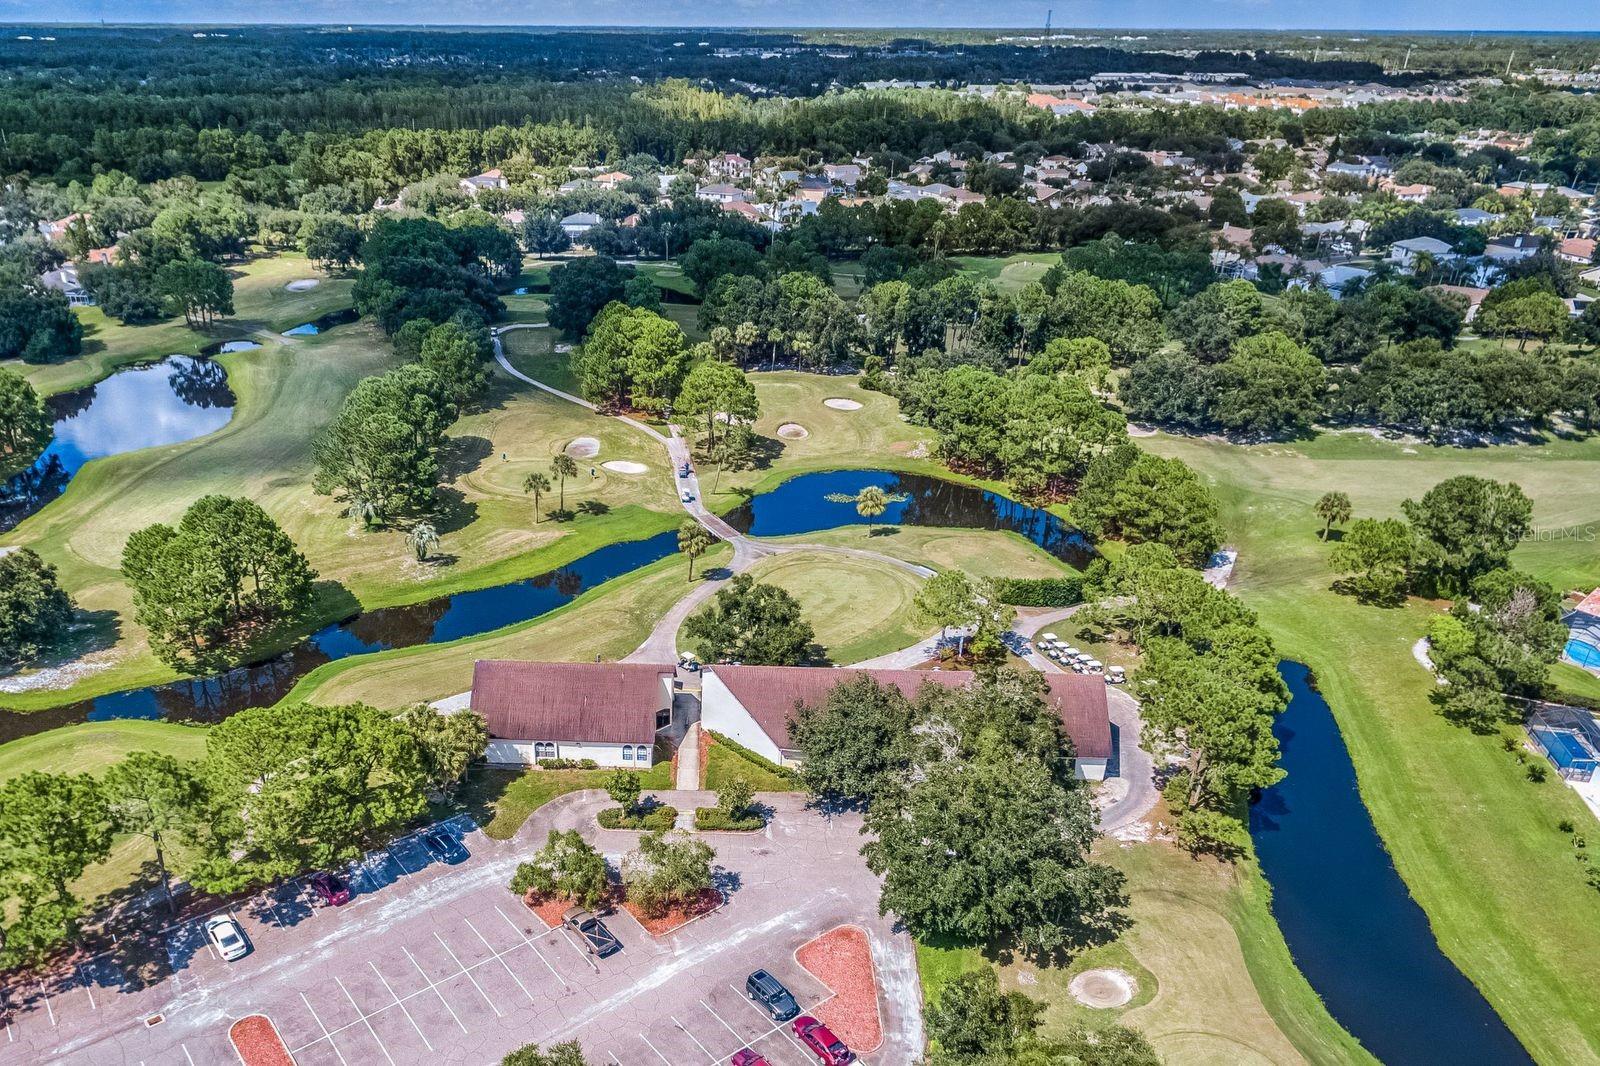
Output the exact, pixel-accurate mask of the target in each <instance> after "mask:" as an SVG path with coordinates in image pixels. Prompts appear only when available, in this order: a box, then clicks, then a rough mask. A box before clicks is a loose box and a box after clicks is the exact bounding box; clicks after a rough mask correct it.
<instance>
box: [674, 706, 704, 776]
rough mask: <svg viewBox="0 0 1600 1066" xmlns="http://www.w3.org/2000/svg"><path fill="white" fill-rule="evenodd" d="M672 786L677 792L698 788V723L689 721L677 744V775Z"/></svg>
mask: <svg viewBox="0 0 1600 1066" xmlns="http://www.w3.org/2000/svg"><path fill="white" fill-rule="evenodd" d="M673 787H674V788H676V789H677V790H678V791H679V792H694V791H697V790H698V789H699V788H700V723H699V722H691V723H690V724H689V729H688V731H687V732H686V733H684V734H683V743H682V744H679V745H678V775H677V777H676V778H675V779H674V780H673Z"/></svg>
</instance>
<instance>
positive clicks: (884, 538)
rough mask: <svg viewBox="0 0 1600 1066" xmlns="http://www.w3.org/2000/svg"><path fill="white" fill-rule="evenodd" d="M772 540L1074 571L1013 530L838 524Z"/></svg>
mask: <svg viewBox="0 0 1600 1066" xmlns="http://www.w3.org/2000/svg"><path fill="white" fill-rule="evenodd" d="M762 539H763V540H770V541H771V542H772V543H774V544H793V543H805V544H827V545H831V546H834V547H841V548H861V549H864V550H867V551H874V552H879V553H881V554H884V555H892V556H894V557H895V558H896V559H904V560H906V561H907V562H911V563H918V564H920V565H922V566H929V567H932V568H933V569H935V570H961V571H964V572H966V573H968V574H971V575H973V576H974V577H1064V576H1067V575H1069V574H1072V573H1075V572H1076V571H1074V570H1073V569H1072V567H1070V566H1068V565H1067V564H1066V563H1064V562H1062V561H1061V560H1060V559H1057V558H1056V557H1055V556H1053V555H1051V554H1050V553H1049V552H1047V551H1045V550H1044V549H1043V548H1041V547H1039V546H1038V545H1037V544H1035V543H1033V541H1031V540H1029V539H1028V538H1026V537H1024V536H1023V535H1022V534H1020V533H1013V532H1011V531H1010V530H987V529H945V528H940V527H932V526H883V525H880V526H878V527H876V530H874V531H869V529H868V527H867V526H865V525H849V526H840V527H839V528H837V529H825V530H822V531H821V532H819V533H798V534H795V535H794V536H791V537H766V538H762Z"/></svg>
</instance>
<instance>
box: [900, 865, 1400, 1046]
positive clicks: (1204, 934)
mask: <svg viewBox="0 0 1600 1066" xmlns="http://www.w3.org/2000/svg"><path fill="white" fill-rule="evenodd" d="M1097 857H1098V858H1100V859H1101V860H1102V861H1105V862H1108V863H1110V864H1111V865H1113V866H1115V867H1117V868H1118V869H1120V870H1121V871H1122V872H1123V874H1124V875H1125V876H1126V877H1127V889H1128V894H1129V897H1130V901H1131V904H1130V907H1129V914H1130V917H1131V918H1132V923H1131V925H1130V926H1129V928H1128V929H1127V930H1126V931H1125V932H1123V933H1122V935H1121V936H1120V937H1118V938H1117V939H1116V940H1114V941H1112V942H1110V943H1108V944H1103V945H1098V946H1096V947H1093V948H1091V949H1089V950H1087V951H1083V952H1081V953H1079V954H1077V955H1075V956H1074V957H1072V958H1071V959H1070V960H1069V961H1067V962H1066V963H1065V964H1062V965H1054V964H1051V965H1042V966H1041V965H1036V964H1035V963H1032V962H1028V961H1024V960H1020V959H1016V958H1012V957H1010V956H1000V955H993V954H991V955H989V956H988V957H987V958H986V956H985V953H983V952H980V951H979V950H978V949H976V948H971V947H953V946H948V945H934V944H919V945H918V946H917V963H918V968H919V970H920V971H921V974H922V986H923V994H924V997H925V998H928V999H932V998H933V997H936V996H937V995H938V993H939V990H940V989H941V988H943V987H944V985H945V984H947V983H948V982H949V981H950V980H952V979H953V978H955V977H956V976H957V975H959V974H961V973H963V972H965V971H968V970H971V969H974V968H976V967H980V966H985V965H992V966H995V967H996V968H997V969H998V971H999V973H1000V977H1001V983H1002V985H1003V986H1004V987H1006V988H1008V989H1016V990H1019V991H1022V992H1025V993H1027V994H1028V995H1030V996H1033V997H1035V998H1037V999H1040V1000H1042V1001H1044V1002H1045V1003H1046V1005H1047V1009H1046V1013H1045V1016H1044V1026H1043V1032H1044V1033H1045V1034H1046V1035H1049V1034H1050V1033H1052V1032H1056V1031H1059V1030H1060V1029H1061V1028H1062V1027H1064V1026H1067V1025H1072V1024H1091V1025H1093V1024H1103V1023H1105V1022H1107V1021H1112V1020H1115V1021H1119V1022H1121V1023H1123V1024H1125V1025H1130V1026H1133V1027H1134V1028H1137V1029H1139V1030H1140V1031H1142V1032H1143V1033H1144V1034H1145V1036H1146V1037H1147V1038H1149V1040H1150V1041H1151V1043H1152V1044H1153V1045H1154V1046H1155V1048H1156V1050H1157V1052H1159V1053H1160V1054H1161V1056H1162V1058H1163V1059H1164V1060H1165V1061H1167V1062H1173V1063H1184V1064H1186V1066H1187V1064H1190V1063H1215V1064H1217V1066H1224V1064H1228V1066H1231V1064H1235V1063H1250V1064H1263V1066H1265V1064H1277V1063H1287V1062H1298V1061H1302V1060H1303V1061H1309V1062H1314V1063H1329V1064H1332V1063H1370V1062H1372V1059H1371V1058H1370V1056H1367V1055H1366V1054H1365V1053H1364V1052H1363V1051H1361V1049H1360V1048H1359V1047H1358V1046H1357V1045H1356V1044H1355V1043H1354V1041H1353V1040H1351V1038H1350V1037H1349V1036H1348V1034H1346V1033H1344V1032H1343V1031H1342V1030H1341V1029H1339V1028H1338V1026H1337V1025H1335V1024H1334V1022H1333V1021H1332V1019H1331V1018H1329V1017H1328V1015H1327V1012H1326V1011H1325V1010H1324V1009H1323V1008H1322V1005H1321V1003H1320V1001H1318V999H1317V998H1316V996H1315V994H1314V993H1313V992H1312V991H1311V988H1310V986H1309V985H1307V984H1306V982H1305V979H1304V978H1303V977H1301V976H1300V974H1299V972H1298V971H1297V970H1295V968H1294V965H1293V962H1292V961H1291V960H1290V958H1289V953H1288V949H1287V948H1286V947H1285V946H1284V944H1283V938H1282V937H1281V936H1280V935H1279V934H1278V930H1277V926H1276V925H1274V924H1273V922H1272V919H1271V915H1270V914H1269V913H1268V911H1267V902H1266V886H1265V884H1264V883H1263V882H1262V881H1261V879H1260V875H1259V874H1258V873H1257V871H1256V869H1255V867H1254V866H1253V864H1251V863H1250V862H1248V861H1246V862H1243V863H1241V864H1239V865H1237V866H1225V865H1222V864H1219V863H1217V862H1214V861H1211V860H1195V859H1191V858H1190V857H1189V856H1188V855H1186V854H1184V853H1182V852H1180V851H1178V850H1177V849H1175V848H1174V847H1172V846H1171V845H1170V844H1165V843H1148V844H1119V843H1117V842H1112V841H1106V842H1103V843H1102V844H1101V845H1100V846H1099V847H1098V849H1097ZM1105 966H1109V967H1115V968H1117V969H1121V970H1123V971H1125V972H1127V973H1129V974H1131V975H1132V976H1133V977H1134V978H1135V980H1136V981H1137V983H1138V986H1139V987H1138V991H1137V993H1136V994H1135V996H1134V998H1133V999H1132V1001H1131V1002H1129V1003H1128V1004H1127V1005H1126V1006H1124V1007H1120V1008H1114V1009H1111V1010H1094V1009H1091V1008H1088V1007H1084V1006H1082V1005H1081V1004H1079V1003H1078V1002H1077V1001H1076V1000H1075V999H1074V998H1073V997H1072V994H1071V992H1070V991H1069V990H1068V986H1069V984H1070V982H1071V980H1072V978H1073V977H1074V976H1075V975H1076V974H1078V973H1080V972H1082V971H1083V970H1087V969H1093V968H1096V967H1105Z"/></svg>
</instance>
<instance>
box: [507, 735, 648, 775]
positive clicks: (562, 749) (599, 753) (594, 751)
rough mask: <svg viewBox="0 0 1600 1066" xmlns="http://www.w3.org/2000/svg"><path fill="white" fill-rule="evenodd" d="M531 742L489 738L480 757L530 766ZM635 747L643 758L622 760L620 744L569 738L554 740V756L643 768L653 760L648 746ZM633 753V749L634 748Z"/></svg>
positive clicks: (512, 764)
mask: <svg viewBox="0 0 1600 1066" xmlns="http://www.w3.org/2000/svg"><path fill="white" fill-rule="evenodd" d="M533 745H534V742H533V741H531V740H491V741H489V747H488V749H487V750H486V751H485V752H484V758H485V759H487V760H488V761H489V762H490V763H494V764H498V765H503V766H532V765H533V762H534V759H533ZM634 747H635V748H636V749H637V748H639V747H643V749H644V758H643V759H639V758H634V759H631V760H627V761H624V760H623V758H622V748H623V745H621V744H582V743H573V742H558V743H557V744H556V758H558V759H593V760H594V761H595V762H596V763H598V764H599V765H601V766H626V767H636V768H638V769H644V768H645V767H647V766H650V765H651V764H652V763H653V762H654V758H653V751H652V746H651V745H649V744H645V745H634ZM635 754H636V755H637V752H635Z"/></svg>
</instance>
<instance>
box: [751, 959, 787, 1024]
mask: <svg viewBox="0 0 1600 1066" xmlns="http://www.w3.org/2000/svg"><path fill="white" fill-rule="evenodd" d="M744 991H745V994H746V995H748V996H749V997H750V998H751V999H753V1000H755V1001H756V1002H757V1003H759V1004H761V1006H762V1007H763V1008H764V1009H765V1010H766V1012H767V1013H768V1014H770V1015H772V1020H773V1021H775V1022H786V1021H788V1020H789V1019H790V1018H793V1017H794V1016H795V1015H796V1014H799V1013H800V1004H798V1003H796V1002H795V1001H794V997H793V996H791V995H790V994H789V990H788V989H787V988H784V987H783V982H782V981H780V980H778V979H777V978H776V977H774V976H772V975H771V974H770V973H768V972H767V971H765V970H757V971H756V972H755V973H753V974H751V975H750V976H749V977H746V978H745V979H744Z"/></svg>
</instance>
